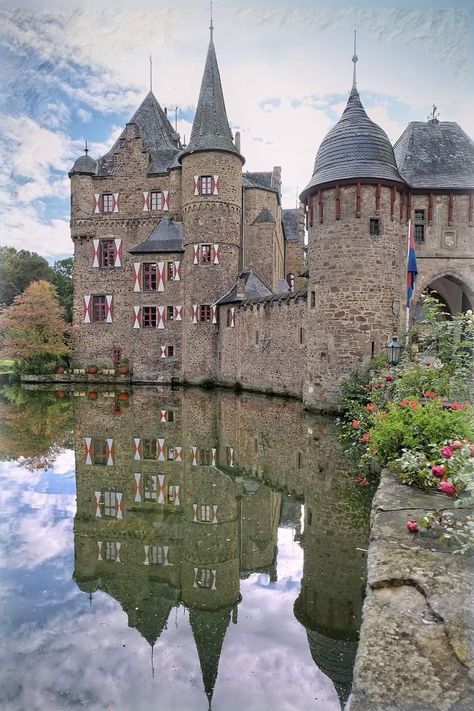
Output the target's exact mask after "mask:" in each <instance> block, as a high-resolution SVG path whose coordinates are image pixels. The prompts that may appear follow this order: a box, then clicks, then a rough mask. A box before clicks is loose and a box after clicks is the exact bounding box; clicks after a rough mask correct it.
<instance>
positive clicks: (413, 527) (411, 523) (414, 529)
mask: <svg viewBox="0 0 474 711" xmlns="http://www.w3.org/2000/svg"><path fill="white" fill-rule="evenodd" d="M407 528H408V530H409V531H410V533H418V531H419V530H420V527H419V526H418V524H417V522H416V521H415V519H413V518H409V519H408V521H407Z"/></svg>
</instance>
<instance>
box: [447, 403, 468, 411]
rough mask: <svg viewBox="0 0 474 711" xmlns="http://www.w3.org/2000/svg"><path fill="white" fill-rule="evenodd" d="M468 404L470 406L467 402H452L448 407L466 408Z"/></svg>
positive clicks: (453, 408)
mask: <svg viewBox="0 0 474 711" xmlns="http://www.w3.org/2000/svg"><path fill="white" fill-rule="evenodd" d="M467 406H468V403H467V402H451V403H450V404H449V405H448V407H449V408H451V410H465V409H466V407H467Z"/></svg>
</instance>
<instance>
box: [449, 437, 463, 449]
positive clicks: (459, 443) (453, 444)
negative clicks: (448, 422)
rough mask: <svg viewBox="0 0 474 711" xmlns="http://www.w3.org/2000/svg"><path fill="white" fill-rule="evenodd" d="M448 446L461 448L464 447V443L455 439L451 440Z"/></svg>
mask: <svg viewBox="0 0 474 711" xmlns="http://www.w3.org/2000/svg"><path fill="white" fill-rule="evenodd" d="M449 446H450V447H451V449H462V448H463V447H464V444H463V443H462V442H460V441H459V440H458V439H455V440H454V442H451V444H450V445H449Z"/></svg>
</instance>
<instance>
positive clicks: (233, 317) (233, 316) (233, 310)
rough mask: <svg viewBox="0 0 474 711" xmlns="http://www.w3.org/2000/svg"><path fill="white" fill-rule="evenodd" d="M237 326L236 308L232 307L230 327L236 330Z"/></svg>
mask: <svg viewBox="0 0 474 711" xmlns="http://www.w3.org/2000/svg"><path fill="white" fill-rule="evenodd" d="M234 326H235V306H231V307H230V327H231V328H234Z"/></svg>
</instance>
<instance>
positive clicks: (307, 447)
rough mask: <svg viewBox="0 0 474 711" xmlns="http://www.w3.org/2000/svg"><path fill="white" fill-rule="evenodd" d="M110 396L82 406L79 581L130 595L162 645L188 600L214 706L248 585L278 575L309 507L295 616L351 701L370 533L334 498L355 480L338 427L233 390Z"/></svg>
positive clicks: (138, 619)
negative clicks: (243, 585) (281, 556)
mask: <svg viewBox="0 0 474 711" xmlns="http://www.w3.org/2000/svg"><path fill="white" fill-rule="evenodd" d="M76 394H77V395H79V393H76ZM107 395H108V393H101V394H99V395H98V396H97V398H95V395H94V396H93V397H94V401H93V402H91V401H90V398H88V397H77V398H75V399H74V400H75V422H76V424H75V450H76V478H77V514H76V518H75V528H74V540H75V572H74V575H75V580H76V582H77V584H78V585H79V587H80V588H81V589H82V590H84V591H86V592H89V593H91V594H92V593H93V592H94V591H96V590H98V589H100V590H103V591H105V592H107V593H108V594H109V595H111V596H113V597H114V598H115V599H116V600H118V601H119V602H120V604H121V606H122V608H123V609H124V611H125V612H126V613H127V615H128V620H129V625H131V626H133V627H135V628H136V629H138V630H139V632H140V633H141V634H142V636H143V637H144V638H145V639H146V640H147V641H148V643H149V644H150V645H152V646H153V645H154V643H155V642H156V640H157V639H158V637H159V636H160V634H161V632H162V631H163V629H164V628H165V627H166V624H167V621H168V618H169V616H170V612H171V610H172V609H173V607H176V606H178V605H180V604H184V605H185V606H186V607H187V608H188V610H189V618H190V624H191V628H192V631H193V635H194V639H195V643H196V647H197V650H198V654H199V660H200V664H201V671H202V677H203V684H204V689H205V692H206V695H207V697H208V699H209V702H210V700H211V698H212V693H213V688H214V684H215V681H216V677H217V670H218V665H219V658H220V653H221V648H222V644H223V640H224V637H225V634H226V630H227V627H228V625H229V623H230V621H231V620H232V621H234V622H237V614H238V603H239V600H240V579H241V578H244V577H246V576H248V575H249V574H250V573H251V572H253V571H262V572H266V573H268V574H269V576H270V579H271V580H275V579H276V575H277V571H276V552H277V529H278V525H279V523H280V521H281V522H282V523H285V522H286V524H288V523H289V522H292V523H293V524H294V527H295V529H296V531H297V532H298V531H299V530H300V527H301V521H300V520H299V511H300V507H299V505H295V503H294V502H297V501H301V502H302V501H303V500H304V502H305V521H304V533H303V535H302V536H301V538H302V539H304V573H303V580H302V588H301V592H300V595H299V598H298V600H297V601H296V603H295V614H296V617H297V618H298V620H299V621H300V622H301V623H302V624H303V625H304V626H305V627H306V629H307V634H308V642H309V645H310V650H311V654H312V656H313V658H314V660H315V662H316V664H317V665H318V666H319V668H320V669H321V670H322V671H323V672H324V673H325V674H327V675H328V676H330V677H331V678H332V679H333V681H334V683H335V686H336V689H337V691H338V693H339V696H340V698H341V700H342V699H344V698H346V697H347V695H348V692H349V690H350V683H351V678H352V665H353V659H354V655H355V648H356V640H357V630H358V628H359V624H360V611H361V604H362V596H363V577H364V572H363V561H362V559H361V557H360V556H358V555H357V554H355V548H356V547H362V548H363V547H364V544H365V539H366V531H356V530H354V527H353V526H352V525H351V520H350V517H348V515H347V510H346V509H345V508H344V506H342V507H341V505H340V504H338V505H336V503H335V502H337V501H338V491H337V490H338V488H340V487H341V486H343V485H347V475H346V473H345V470H344V464H343V463H342V462H340V461H339V459H338V447H337V442H336V440H335V437H334V433H333V432H332V431H331V427H330V426H329V425H328V424H327V423H325V422H323V421H319V423H318V422H314V420H312V421H311V422H309V421H305V420H304V418H303V417H302V416H301V406H300V405H299V404H297V403H293V402H284V401H281V400H275V399H262V398H256V397H253V396H249V395H245V396H236V395H235V394H234V393H230V392H221V393H218V394H214V393H213V394H208V393H206V392H204V391H197V390H184V391H180V392H171V391H170V390H163V391H162V392H158V393H156V392H153V393H152V392H150V391H145V390H138V391H137V392H134V393H133V395H132V396H131V398H130V400H129V401H127V402H121V403H120V401H118V402H117V399H112V398H111V397H108V396H107ZM119 403H120V404H119ZM119 413H121V414H119ZM288 494H290V495H291V496H292V499H288V496H287V495H288ZM297 537H298V538H300V536H299V535H298V536H297Z"/></svg>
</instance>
